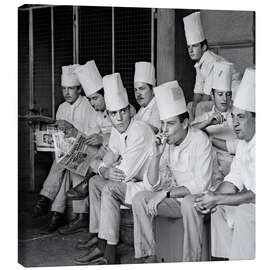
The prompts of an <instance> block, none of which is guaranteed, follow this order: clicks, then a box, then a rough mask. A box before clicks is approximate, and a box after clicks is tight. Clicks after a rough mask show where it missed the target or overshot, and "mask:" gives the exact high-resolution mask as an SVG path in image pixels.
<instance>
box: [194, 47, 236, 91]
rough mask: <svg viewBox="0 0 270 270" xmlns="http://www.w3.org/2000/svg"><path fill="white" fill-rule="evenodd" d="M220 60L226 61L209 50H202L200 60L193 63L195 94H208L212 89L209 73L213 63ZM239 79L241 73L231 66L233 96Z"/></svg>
mask: <svg viewBox="0 0 270 270" xmlns="http://www.w3.org/2000/svg"><path fill="white" fill-rule="evenodd" d="M221 61H226V59H225V58H223V57H222V56H220V55H217V54H215V53H213V52H212V51H209V50H207V51H206V52H204V54H203V55H202V57H201V59H200V61H199V62H197V63H196V64H195V65H194V67H195V69H196V80H195V86H194V93H195V94H206V95H210V92H211V89H212V76H210V75H211V72H212V71H213V69H214V63H215V62H221ZM226 62H227V61H226ZM240 80H241V74H240V73H239V72H238V71H236V69H235V68H233V74H232V91H233V96H234V95H235V90H236V89H237V87H238V86H239V81H240Z"/></svg>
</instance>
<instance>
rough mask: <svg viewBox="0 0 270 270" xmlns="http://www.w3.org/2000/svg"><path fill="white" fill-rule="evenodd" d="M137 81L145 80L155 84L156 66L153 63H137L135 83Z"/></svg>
mask: <svg viewBox="0 0 270 270" xmlns="http://www.w3.org/2000/svg"><path fill="white" fill-rule="evenodd" d="M135 82H144V83H148V84H151V85H153V86H155V84H156V79H155V68H154V66H153V64H152V63H149V62H137V63H135V73H134V83H135Z"/></svg>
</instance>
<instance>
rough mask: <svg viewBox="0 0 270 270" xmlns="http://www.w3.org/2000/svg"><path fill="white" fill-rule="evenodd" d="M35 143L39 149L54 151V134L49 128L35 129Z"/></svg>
mask: <svg viewBox="0 0 270 270" xmlns="http://www.w3.org/2000/svg"><path fill="white" fill-rule="evenodd" d="M35 143H36V149H37V151H41V152H54V142H53V136H52V134H51V133H50V132H49V131H48V130H40V129H36V130H35Z"/></svg>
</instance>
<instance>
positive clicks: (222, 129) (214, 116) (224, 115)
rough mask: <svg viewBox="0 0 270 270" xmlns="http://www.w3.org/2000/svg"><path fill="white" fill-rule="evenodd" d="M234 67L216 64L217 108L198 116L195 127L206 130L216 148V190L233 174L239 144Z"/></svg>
mask: <svg viewBox="0 0 270 270" xmlns="http://www.w3.org/2000/svg"><path fill="white" fill-rule="evenodd" d="M231 81H232V64H230V63H227V62H216V63H215V64H214V70H213V82H212V91H211V97H212V100H213V102H214V106H213V108H212V110H211V111H210V112H206V113H204V114H202V115H201V116H197V117H196V118H195V120H194V121H193V122H192V123H191V126H193V127H197V128H199V129H201V130H204V131H205V132H206V133H207V134H208V135H209V137H210V139H211V141H212V145H213V160H214V167H213V170H214V171H213V174H214V175H213V179H212V185H213V188H215V186H217V185H218V184H219V183H221V182H222V181H223V179H224V177H225V176H226V175H227V174H228V173H229V171H230V167H231V163H232V160H233V157H234V154H235V149H236V146H237V143H238V140H237V137H236V134H235V132H234V130H233V122H232V117H231V103H232V99H231V98H232V90H231Z"/></svg>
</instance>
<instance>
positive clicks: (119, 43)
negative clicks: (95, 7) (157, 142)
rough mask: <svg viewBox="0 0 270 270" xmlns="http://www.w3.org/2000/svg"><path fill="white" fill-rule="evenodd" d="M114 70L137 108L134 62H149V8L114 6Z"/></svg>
mask: <svg viewBox="0 0 270 270" xmlns="http://www.w3.org/2000/svg"><path fill="white" fill-rule="evenodd" d="M114 12H115V13H114V14H115V72H119V73H120V74H121V78H122V80H123V84H124V86H125V87H126V89H127V92H128V96H129V101H130V103H131V104H132V105H134V106H135V107H136V108H138V104H137V102H136V100H135V96H134V91H133V77H134V67H135V62H138V61H148V62H151V9H150V8H115V9H114Z"/></svg>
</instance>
